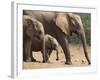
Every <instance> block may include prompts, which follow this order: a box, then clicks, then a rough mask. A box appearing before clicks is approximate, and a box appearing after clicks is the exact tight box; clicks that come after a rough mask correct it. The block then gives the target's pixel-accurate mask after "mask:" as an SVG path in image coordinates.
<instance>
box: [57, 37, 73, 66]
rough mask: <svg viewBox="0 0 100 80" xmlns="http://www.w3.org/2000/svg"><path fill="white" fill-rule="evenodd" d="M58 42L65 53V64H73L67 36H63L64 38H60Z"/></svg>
mask: <svg viewBox="0 0 100 80" xmlns="http://www.w3.org/2000/svg"><path fill="white" fill-rule="evenodd" d="M58 42H59V44H60V45H61V47H62V49H63V51H64V55H65V58H66V62H65V64H68V65H71V64H72V62H71V57H70V51H69V45H68V40H67V38H66V36H64V35H62V37H61V36H59V39H58Z"/></svg>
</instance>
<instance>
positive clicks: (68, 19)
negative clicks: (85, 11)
mask: <svg viewBox="0 0 100 80" xmlns="http://www.w3.org/2000/svg"><path fill="white" fill-rule="evenodd" d="M23 14H27V15H29V16H31V17H33V18H35V19H36V20H38V21H40V22H41V23H42V24H43V27H44V31H45V33H46V34H49V35H51V36H53V37H55V38H56V40H57V41H58V43H59V44H60V45H61V47H62V49H63V51H64V54H65V58H66V62H65V64H72V62H71V56H70V51H69V43H68V38H67V37H70V36H72V33H76V34H77V35H78V36H80V39H81V41H82V44H83V50H84V54H85V57H86V59H87V61H88V64H91V62H90V59H89V57H88V51H87V43H86V38H85V32H84V27H83V24H82V21H81V18H80V16H78V15H76V14H73V13H67V12H66V13H65V12H46V11H32V10H24V11H23Z"/></svg>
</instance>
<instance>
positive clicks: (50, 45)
mask: <svg viewBox="0 0 100 80" xmlns="http://www.w3.org/2000/svg"><path fill="white" fill-rule="evenodd" d="M44 42H45V46H43V41H40V40H38V39H36V38H34V40H33V41H32V51H41V52H42V56H43V62H47V61H48V58H49V57H50V55H51V53H52V51H53V50H56V55H57V59H56V60H59V57H58V46H59V44H58V42H57V40H56V39H55V38H54V37H52V36H51V35H48V34H46V35H45V36H44ZM43 47H45V58H44V54H43Z"/></svg>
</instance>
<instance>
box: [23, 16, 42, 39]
mask: <svg viewBox="0 0 100 80" xmlns="http://www.w3.org/2000/svg"><path fill="white" fill-rule="evenodd" d="M23 27H24V28H23V29H24V30H23V31H24V33H25V34H26V35H27V36H28V37H29V38H31V39H33V37H36V38H38V39H40V40H42V39H43V37H44V28H43V25H42V23H41V22H39V21H38V20H36V19H34V18H31V17H29V16H26V15H24V16H23Z"/></svg>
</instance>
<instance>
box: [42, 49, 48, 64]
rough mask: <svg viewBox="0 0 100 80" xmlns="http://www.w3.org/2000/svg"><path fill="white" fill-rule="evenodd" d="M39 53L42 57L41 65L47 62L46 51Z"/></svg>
mask: <svg viewBox="0 0 100 80" xmlns="http://www.w3.org/2000/svg"><path fill="white" fill-rule="evenodd" d="M41 52H42V57H43V63H45V62H47V60H48V56H47V50H46V49H45V51H43V50H42V51H41Z"/></svg>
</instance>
